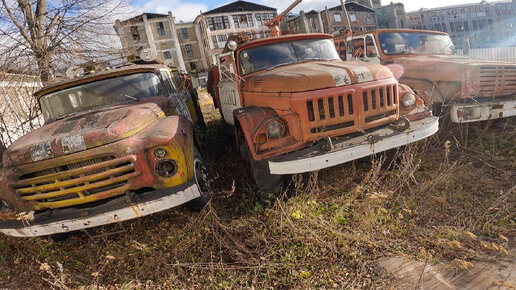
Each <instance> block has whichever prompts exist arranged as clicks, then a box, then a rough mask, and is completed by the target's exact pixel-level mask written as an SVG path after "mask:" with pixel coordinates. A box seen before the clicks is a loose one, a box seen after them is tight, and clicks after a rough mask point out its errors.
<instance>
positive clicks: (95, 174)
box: [11, 156, 138, 209]
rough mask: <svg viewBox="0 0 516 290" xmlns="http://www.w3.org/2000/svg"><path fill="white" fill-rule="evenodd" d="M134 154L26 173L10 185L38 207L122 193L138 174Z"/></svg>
mask: <svg viewBox="0 0 516 290" xmlns="http://www.w3.org/2000/svg"><path fill="white" fill-rule="evenodd" d="M135 162H136V159H135V157H133V156H126V157H123V158H118V159H117V158H115V157H113V156H108V157H99V158H92V159H88V160H84V161H80V162H75V163H69V164H64V165H61V166H58V167H55V168H50V169H46V170H40V171H35V172H31V173H26V174H23V175H21V176H20V177H19V181H18V182H17V183H16V184H12V185H11V187H12V188H13V189H15V190H16V193H17V194H18V195H19V196H20V197H21V198H22V199H24V200H26V201H35V202H37V203H38V206H37V207H36V208H40V209H44V208H60V207H66V206H73V205H79V204H83V203H88V202H92V201H96V200H100V199H105V198H109V197H112V196H116V195H120V194H123V193H124V192H125V187H126V186H127V185H128V182H129V180H131V179H132V178H133V177H135V176H137V175H138V173H137V172H136V171H135Z"/></svg>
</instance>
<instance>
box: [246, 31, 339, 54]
mask: <svg viewBox="0 0 516 290" xmlns="http://www.w3.org/2000/svg"><path fill="white" fill-rule="evenodd" d="M310 38H320V39H325V38H327V39H332V38H333V36H331V35H330V34H324V33H307V34H288V35H282V36H277V37H265V38H259V39H253V40H250V41H248V42H246V43H244V44H242V45H240V46H239V47H238V50H241V49H244V48H247V47H251V46H257V45H260V44H265V43H275V42H282V41H289V40H298V39H310Z"/></svg>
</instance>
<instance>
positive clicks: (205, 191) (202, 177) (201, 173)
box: [186, 147, 211, 212]
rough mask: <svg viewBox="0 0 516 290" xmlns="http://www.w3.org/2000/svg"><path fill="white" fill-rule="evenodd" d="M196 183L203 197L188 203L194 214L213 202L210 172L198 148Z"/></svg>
mask: <svg viewBox="0 0 516 290" xmlns="http://www.w3.org/2000/svg"><path fill="white" fill-rule="evenodd" d="M194 181H195V183H197V186H198V187H199V191H200V194H201V196H199V197H198V198H196V199H194V200H192V201H190V202H188V203H187V204H186V207H187V208H188V210H190V211H192V212H198V211H200V210H201V209H203V208H204V207H205V206H206V205H207V204H208V202H210V200H211V186H210V180H209V177H208V171H207V170H206V166H205V165H204V160H203V159H202V156H201V153H200V152H199V149H197V147H194Z"/></svg>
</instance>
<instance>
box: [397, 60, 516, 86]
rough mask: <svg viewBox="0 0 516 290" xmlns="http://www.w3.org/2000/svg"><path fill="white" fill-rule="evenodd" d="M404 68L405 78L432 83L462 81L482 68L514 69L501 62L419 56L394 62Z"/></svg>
mask: <svg viewBox="0 0 516 290" xmlns="http://www.w3.org/2000/svg"><path fill="white" fill-rule="evenodd" d="M392 61H393V63H395V64H399V65H401V66H403V68H404V69H405V73H404V75H403V76H404V77H407V78H415V79H427V80H431V81H460V80H461V79H462V78H463V77H466V76H468V75H471V74H474V73H478V72H479V71H480V70H481V69H482V67H486V66H489V67H493V66H504V67H514V68H516V65H510V64H506V63H503V62H499V61H488V60H478V59H470V58H466V57H461V56H457V55H417V56H409V57H400V58H395V59H393V60H392Z"/></svg>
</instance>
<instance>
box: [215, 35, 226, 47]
mask: <svg viewBox="0 0 516 290" xmlns="http://www.w3.org/2000/svg"><path fill="white" fill-rule="evenodd" d="M227 41H228V36H227V35H225V34H222V35H213V36H212V37H211V42H212V44H213V48H223V47H224V45H226V42H227Z"/></svg>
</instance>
